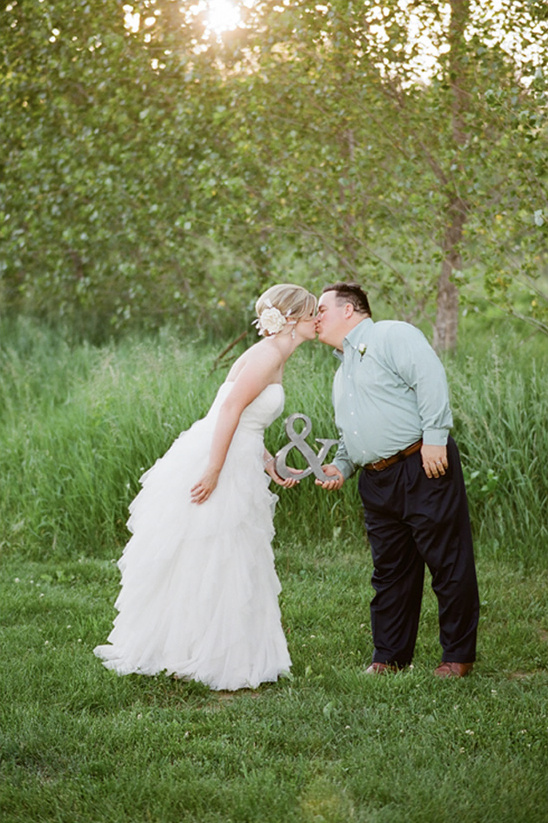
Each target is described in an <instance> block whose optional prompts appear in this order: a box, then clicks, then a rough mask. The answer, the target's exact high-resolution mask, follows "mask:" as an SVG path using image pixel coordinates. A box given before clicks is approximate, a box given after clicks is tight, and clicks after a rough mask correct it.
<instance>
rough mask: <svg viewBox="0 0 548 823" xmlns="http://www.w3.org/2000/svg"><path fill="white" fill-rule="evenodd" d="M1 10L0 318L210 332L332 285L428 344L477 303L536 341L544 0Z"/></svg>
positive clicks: (63, 5) (544, 297)
mask: <svg viewBox="0 0 548 823" xmlns="http://www.w3.org/2000/svg"><path fill="white" fill-rule="evenodd" d="M1 8H2V10H1V12H0V15H1V22H2V25H1V26H0V53H1V63H0V100H1V105H2V112H3V116H2V119H1V121H0V131H1V136H2V145H3V152H2V160H1V161H0V242H1V247H2V254H1V256H0V276H1V287H0V299H1V304H2V307H3V311H4V312H20V311H26V312H32V313H35V314H38V315H40V316H44V317H48V318H56V317H66V318H69V319H74V320H75V321H76V322H78V323H96V324H98V326H102V327H104V326H105V324H106V325H107V326H114V327H117V328H120V327H124V326H127V325H129V324H132V323H139V324H146V325H155V326H157V325H161V324H162V323H163V322H165V321H166V320H174V319H176V320H182V321H183V322H185V323H192V324H194V323H199V324H209V325H211V324H214V325H218V324H222V325H224V326H225V327H227V328H228V327H231V326H232V327H236V325H237V324H238V323H239V322H241V318H242V314H244V313H245V311H246V309H247V307H248V305H249V302H250V301H251V300H252V299H253V298H254V297H255V296H256V294H257V293H258V292H259V291H260V290H261V289H263V288H264V287H265V286H267V285H270V283H272V282H274V281H279V280H284V281H287V280H295V281H297V282H302V283H303V284H306V285H308V286H309V287H310V288H317V287H318V286H320V285H322V284H323V283H324V282H327V281H332V280H334V279H339V278H341V279H358V280H359V281H360V282H362V283H364V284H365V285H366V287H367V288H368V290H369V291H370V292H371V294H372V295H373V298H375V297H378V298H379V299H382V301H383V302H384V303H387V304H388V305H390V306H392V307H393V309H394V312H395V313H397V315H398V316H400V317H403V318H405V319H409V320H425V319H430V320H431V322H432V326H433V330H434V342H435V345H436V346H437V348H438V349H451V348H454V347H455V345H456V342H457V337H456V335H457V318H458V312H459V304H460V305H461V306H462V305H466V306H469V305H473V304H474V302H475V301H477V300H485V299H487V300H489V301H491V302H493V303H494V304H496V305H497V306H499V307H501V308H503V309H504V310H505V311H507V312H509V313H511V314H514V315H517V316H520V317H522V318H523V319H525V320H526V321H527V322H529V323H532V324H533V325H534V326H535V327H536V328H538V329H540V330H542V331H544V332H548V286H547V283H548V271H547V259H546V232H547V223H548V204H547V197H546V195H547V160H546V158H547V148H548V145H547V143H548V126H547V111H548V110H547V105H546V79H545V77H546V69H547V45H548V41H547V34H548V7H547V6H546V4H545V3H543V2H535V0H488V2H474V0H450V2H446V3H438V2H433V0H416V1H415V0H387V2H385V3H383V4H382V5H379V4H378V3H375V2H368V0H365V2H362V3H359V4H355V3H351V2H348V0H332V2H329V3H322V4H319V3H314V2H310V1H309V0H300V1H299V0H298V1H297V2H294V0H281V2H270V0H269V1H268V2H260V1H259V2H256V3H251V2H249V1H248V2H246V3H245V4H241V5H240V7H239V8H240V18H241V23H240V25H239V26H238V27H236V28H235V29H233V30H229V31H225V32H223V33H222V34H218V33H217V32H216V31H215V30H213V29H212V28H211V27H210V26H208V17H207V3H206V2H205V0H204V3H202V4H200V3H196V2H194V0H193V2H188V1H186V2H185V1H183V0H136V2H128V3H127V4H126V5H124V6H123V7H122V6H121V5H120V4H119V3H118V2H116V1H115V0H102V2H100V3H95V4H90V3H88V2H85V0H81V1H80V2H78V0H55V3H53V2H48V0H43V1H42V2H39V1H37V2H35V3H32V4H27V3H25V4H24V3H23V2H22V0H11V2H8V3H3V4H2V7H1Z"/></svg>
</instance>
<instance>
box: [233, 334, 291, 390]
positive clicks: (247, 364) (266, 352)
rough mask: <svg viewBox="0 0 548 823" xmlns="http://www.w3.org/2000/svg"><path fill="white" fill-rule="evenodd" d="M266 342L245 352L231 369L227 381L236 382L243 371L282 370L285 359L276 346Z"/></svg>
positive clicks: (260, 342) (257, 344) (255, 345)
mask: <svg viewBox="0 0 548 823" xmlns="http://www.w3.org/2000/svg"><path fill="white" fill-rule="evenodd" d="M265 342H266V341H264V340H261V341H259V342H258V343H254V344H253V346H251V347H250V348H249V349H247V351H245V352H244V353H243V354H242V355H240V357H238V359H237V360H236V362H235V363H234V364H233V365H232V368H231V369H230V371H229V373H228V375H227V378H226V379H227V380H232V381H233V380H236V378H237V377H238V375H239V374H240V373H241V372H242V371H244V370H245V371H251V370H255V369H256V370H257V371H258V372H263V371H265V372H270V371H273V370H276V369H278V368H280V366H281V365H282V363H283V358H282V356H281V354H280V352H279V351H278V350H277V348H276V347H275V346H269V345H264V344H265Z"/></svg>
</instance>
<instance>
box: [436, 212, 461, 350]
mask: <svg viewBox="0 0 548 823" xmlns="http://www.w3.org/2000/svg"><path fill="white" fill-rule="evenodd" d="M448 217H449V224H448V226H447V229H446V231H445V238H444V243H443V252H444V257H443V262H442V264H441V274H440V278H439V280H438V302H437V311H436V325H435V327H434V341H433V345H434V348H435V350H436V351H437V352H441V351H454V350H455V349H456V347H457V330H458V321H459V291H458V288H457V286H456V285H455V283H454V282H453V281H452V280H451V275H452V274H453V272H454V271H460V269H461V266H462V258H461V253H460V243H461V240H462V230H463V228H464V223H465V221H466V206H465V204H464V203H463V202H462V201H461V200H460V198H454V199H453V201H452V202H451V203H449V207H448Z"/></svg>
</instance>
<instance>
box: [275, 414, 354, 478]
mask: <svg viewBox="0 0 548 823" xmlns="http://www.w3.org/2000/svg"><path fill="white" fill-rule="evenodd" d="M296 420H304V428H303V430H302V431H301V432H300V433H299V432H298V431H295V421H296ZM311 430H312V423H311V421H310V418H309V417H307V416H306V414H298V413H297V414H291V415H290V416H289V417H288V418H287V419H286V421H285V431H286V434H287V436H288V437H289V443H287V445H285V446H284V447H283V449H280V451H279V452H278V453H277V455H276V471H277V473H278V474H279V475H280V477H281V478H282V479H283V480H292V479H297V480H302V478H303V477H308V475H309V474H312V472H313V473H314V476H315V477H317V478H318V480H322V481H324V480H331V479H332V478H329V477H327V475H326V474H325V473H324V471H323V469H322V463H323V461H324V460H325V458H326V456H327V453H328V451H329V449H330V448H331V446H334V445H335V444H336V443H338V442H339V441H338V440H327V439H325V438H323V437H316V442H318V443H322V447H321V449H320V451H319V452H318V454H316V452H315V451H314V449H312V448H311V447H310V446H309V445H308V443H307V442H306V437H308V435H309V434H310V432H311ZM293 448H297V449H298V450H299V451H300V453H301V454H302V456H303V457H304V459H305V460H306V462H307V463H308V468H307V469H303V471H302V472H301V471H300V470H298V473H297V470H293V471H292V470H291V467H289V466H286V463H285V461H286V458H287V455H288V454H289V452H290V451H291V449H293Z"/></svg>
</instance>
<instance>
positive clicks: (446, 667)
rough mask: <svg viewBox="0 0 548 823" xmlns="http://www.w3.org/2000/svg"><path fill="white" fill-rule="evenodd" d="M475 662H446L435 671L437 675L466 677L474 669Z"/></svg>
mask: <svg viewBox="0 0 548 823" xmlns="http://www.w3.org/2000/svg"><path fill="white" fill-rule="evenodd" d="M473 665H474V664H473V663H450V662H447V661H446V662H444V663H442V664H441V666H438V668H437V669H436V670H435V671H434V675H435V676H436V677H464V676H465V675H467V674H468V672H470V671H472V667H473Z"/></svg>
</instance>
